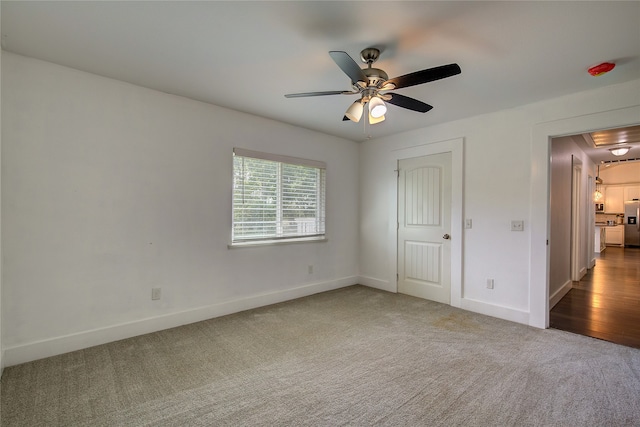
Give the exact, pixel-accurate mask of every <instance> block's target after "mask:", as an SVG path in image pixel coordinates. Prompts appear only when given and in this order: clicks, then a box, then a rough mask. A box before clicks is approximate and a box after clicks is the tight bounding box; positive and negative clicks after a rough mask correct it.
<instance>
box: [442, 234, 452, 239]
mask: <svg viewBox="0 0 640 427" xmlns="http://www.w3.org/2000/svg"><path fill="white" fill-rule="evenodd" d="M442 238H443V239H445V240H449V239H451V236H449V235H448V234H445V235H444V236H442Z"/></svg>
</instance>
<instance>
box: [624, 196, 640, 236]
mask: <svg viewBox="0 0 640 427" xmlns="http://www.w3.org/2000/svg"><path fill="white" fill-rule="evenodd" d="M638 219H640V201H638V200H637V199H635V200H631V201H627V202H624V245H625V246H640V222H638Z"/></svg>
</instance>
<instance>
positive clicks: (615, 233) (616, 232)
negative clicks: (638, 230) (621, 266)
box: [605, 226, 624, 246]
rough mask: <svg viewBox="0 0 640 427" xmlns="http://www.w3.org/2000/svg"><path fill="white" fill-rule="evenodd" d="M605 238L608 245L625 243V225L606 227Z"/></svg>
mask: <svg viewBox="0 0 640 427" xmlns="http://www.w3.org/2000/svg"><path fill="white" fill-rule="evenodd" d="M605 240H606V242H607V245H620V246H622V245H623V244H624V227H622V226H618V227H607V228H605Z"/></svg>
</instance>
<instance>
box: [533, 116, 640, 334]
mask: <svg viewBox="0 0 640 427" xmlns="http://www.w3.org/2000/svg"><path fill="white" fill-rule="evenodd" d="M638 117H640V106H631V107H625V108H620V109H615V110H609V111H602V112H597V113H592V114H584V115H580V116H577V117H569V118H565V119H559V120H553V121H550V122H543V123H538V124H536V125H534V126H533V129H532V134H531V233H530V234H531V241H530V242H531V243H530V251H529V325H530V326H535V327H537V328H548V327H549V244H548V242H549V227H550V218H549V217H550V204H549V195H550V191H549V189H550V188H549V186H550V176H549V175H550V171H551V168H550V163H551V139H552V138H555V137H559V136H566V135H575V134H578V133H584V132H593V131H595V130H600V129H610V128H617V127H624V126H633V125H637V124H638Z"/></svg>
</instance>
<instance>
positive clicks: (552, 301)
mask: <svg viewBox="0 0 640 427" xmlns="http://www.w3.org/2000/svg"><path fill="white" fill-rule="evenodd" d="M572 283H573V282H572V281H571V280H567V281H566V282H565V283H564V285H562V286H561V287H560V289H558V290H557V291H555V292H554V293H553V295H551V298H549V310H551V309H552V308H553V307H554V306H555V305H556V304H557V303H559V302H560V300H561V299H562V298H563V297H564V296H565V295H566V294H567V293H568V292H569V291H570V290H571V288H572Z"/></svg>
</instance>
